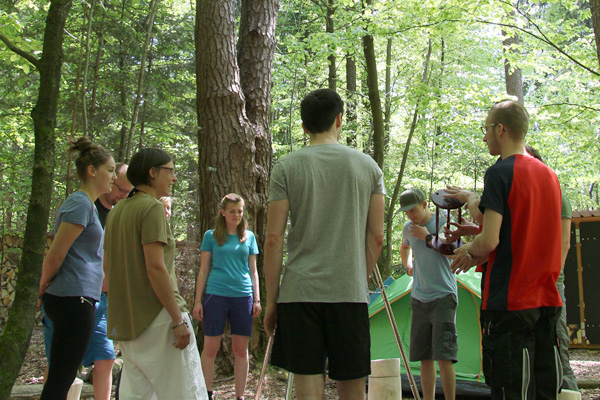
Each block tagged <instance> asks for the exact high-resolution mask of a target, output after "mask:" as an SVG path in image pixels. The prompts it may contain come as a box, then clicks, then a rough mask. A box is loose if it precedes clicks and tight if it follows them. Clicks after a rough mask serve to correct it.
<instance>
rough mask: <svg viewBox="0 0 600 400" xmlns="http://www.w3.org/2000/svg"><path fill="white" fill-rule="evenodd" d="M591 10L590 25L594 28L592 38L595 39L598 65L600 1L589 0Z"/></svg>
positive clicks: (599, 58) (599, 55)
mask: <svg viewBox="0 0 600 400" xmlns="http://www.w3.org/2000/svg"><path fill="white" fill-rule="evenodd" d="M590 9H591V10H592V25H593V26H594V38H595V39H596V55H597V56H598V65H600V0H590Z"/></svg>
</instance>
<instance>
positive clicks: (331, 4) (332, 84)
mask: <svg viewBox="0 0 600 400" xmlns="http://www.w3.org/2000/svg"><path fill="white" fill-rule="evenodd" d="M334 12H335V0H327V16H326V17H325V31H326V32H327V33H328V34H331V35H332V34H333V33H334V26H333V13H334ZM329 51H330V54H329V56H328V57H327V61H328V62H329V76H328V82H329V89H331V90H336V88H337V84H336V79H337V73H336V67H335V47H334V46H331V47H330V49H329Z"/></svg>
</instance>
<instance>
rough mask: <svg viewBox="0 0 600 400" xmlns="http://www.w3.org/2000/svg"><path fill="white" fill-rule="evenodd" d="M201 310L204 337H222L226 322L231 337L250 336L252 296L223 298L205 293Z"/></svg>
mask: <svg viewBox="0 0 600 400" xmlns="http://www.w3.org/2000/svg"><path fill="white" fill-rule="evenodd" d="M202 308H203V311H204V318H203V321H204V335H205V336H220V335H222V334H223V332H224V331H225V322H226V321H227V320H229V325H230V326H231V334H232V335H239V336H251V335H252V296H247V297H225V296H217V295H216V294H209V293H206V294H205V295H204V302H203V304H202Z"/></svg>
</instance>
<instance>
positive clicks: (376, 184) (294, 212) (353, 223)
mask: <svg viewBox="0 0 600 400" xmlns="http://www.w3.org/2000/svg"><path fill="white" fill-rule="evenodd" d="M373 194H385V187H384V184H383V176H382V173H381V170H380V169H379V167H378V166H377V164H376V163H375V161H374V160H373V159H372V158H371V157H370V156H368V155H366V154H364V153H361V152H359V151H357V150H353V149H350V148H348V147H346V146H344V145H342V144H323V145H316V146H308V147H304V148H302V149H300V150H298V151H295V152H293V153H291V154H289V155H287V156H286V157H284V158H282V159H281V160H280V161H279V162H278V163H277V164H276V165H275V166H274V168H273V172H272V174H271V191H270V195H269V199H268V201H269V202H271V201H277V200H284V199H287V200H288V201H289V204H290V223H291V226H290V229H289V232H288V237H287V250H288V256H287V262H286V265H285V267H284V268H283V278H282V281H281V286H280V289H279V298H278V302H279V303H291V302H323V303H341V302H351V303H367V302H368V288H367V274H366V257H365V238H366V229H367V216H368V210H369V204H370V200H371V195H373Z"/></svg>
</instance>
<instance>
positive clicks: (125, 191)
mask: <svg viewBox="0 0 600 400" xmlns="http://www.w3.org/2000/svg"><path fill="white" fill-rule="evenodd" d="M113 185H115V186H116V187H117V189H119V192H121V193H123V194H124V195H125V196H127V195H128V194H129V192H130V191H129V190H125V189H121V187H120V186H119V185H117V182H114V183H113Z"/></svg>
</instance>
